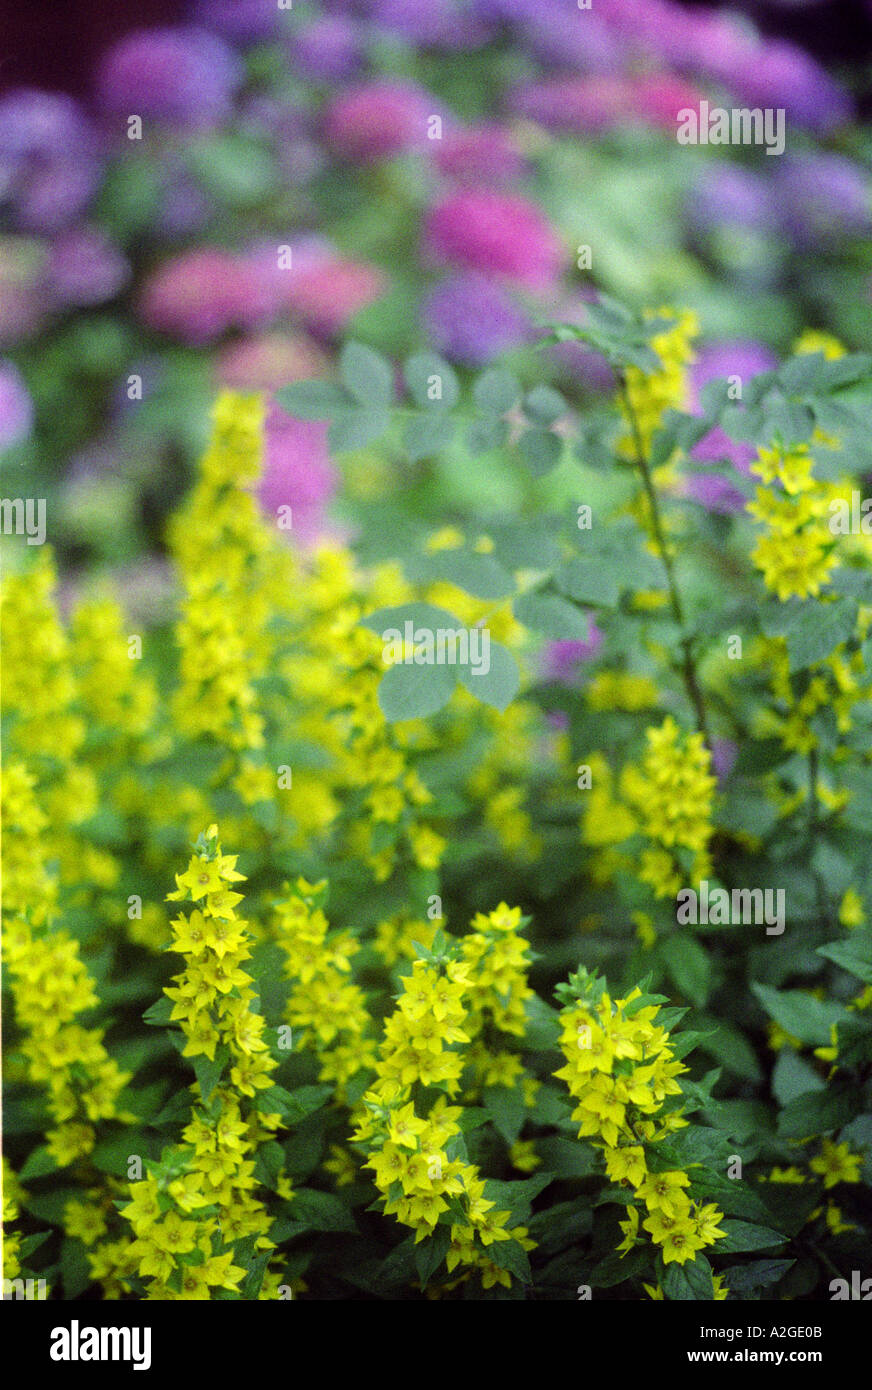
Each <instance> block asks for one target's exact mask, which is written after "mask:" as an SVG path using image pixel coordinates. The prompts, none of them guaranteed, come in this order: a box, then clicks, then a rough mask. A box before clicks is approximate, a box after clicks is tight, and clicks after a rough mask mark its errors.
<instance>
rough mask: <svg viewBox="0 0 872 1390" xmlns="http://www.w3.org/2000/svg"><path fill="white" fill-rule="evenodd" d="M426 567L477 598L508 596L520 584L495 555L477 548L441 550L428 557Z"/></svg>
mask: <svg viewBox="0 0 872 1390" xmlns="http://www.w3.org/2000/svg"><path fill="white" fill-rule="evenodd" d="M426 569H427V570H428V571H429V573H430V574H431V575H432V577H433V579H434V580H437V581H438V580H442V581H443V582H446V583H448V584H456V585H457V587H458V588H459V589H465V590H466V592H467V593H468V594H474V595H475V596H476V598H506V597H507V596H508V595H509V594H513V593H514V592H515V589H516V587H517V586H516V584H515V581H514V579H513V578H512V576H511V575H510V574H509V573H508V571H507V570H504V569H503V567H502V565H501V564H500V563H499V561H498V560H495V559H494V557H493V555H479V554H478V552H477V551H474V550H440V551H437V553H436V554H435V555H433V556H428V557H427V564H426Z"/></svg>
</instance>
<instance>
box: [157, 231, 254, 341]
mask: <svg viewBox="0 0 872 1390" xmlns="http://www.w3.org/2000/svg"><path fill="white" fill-rule="evenodd" d="M276 307H277V305H276V295H275V292H274V287H273V285H271V284H270V283H269V281H268V279H267V278H266V277H265V276H264V275H263V274H262V273H261V271H260V269H259V268H258V266H257V265H255V264H253V263H252V262H251V261H249V260H248V259H247V258H246V257H244V256H234V255H231V254H230V253H229V252H227V251H220V250H218V249H217V248H216V247H203V248H202V249H200V250H196V251H188V252H185V253H183V254H182V255H180V256H175V257H173V258H172V259H171V260H169V261H166V262H165V263H164V264H163V265H162V266H160V267H159V268H158V269H157V270H156V271H155V272H154V273H153V274H152V276H151V277H150V278H149V279H148V280H147V281H146V283H145V285H144V287H143V290H142V296H141V301H140V312H141V314H142V317H143V319H144V320H145V322H146V323H147V324H148V326H149V327H150V328H154V329H156V330H157V331H158V332H160V333H167V334H170V335H171V336H172V337H175V338H178V339H180V340H181V341H182V342H184V343H187V344H188V345H189V346H191V347H202V346H204V345H205V344H206V343H210V342H214V341H215V339H216V338H220V337H221V336H222V334H223V333H225V332H226V331H227V330H228V329H229V328H256V327H258V326H260V325H261V324H262V323H265V322H267V321H268V320H269V319H270V317H272V316H273V315H274V314H275V311H276Z"/></svg>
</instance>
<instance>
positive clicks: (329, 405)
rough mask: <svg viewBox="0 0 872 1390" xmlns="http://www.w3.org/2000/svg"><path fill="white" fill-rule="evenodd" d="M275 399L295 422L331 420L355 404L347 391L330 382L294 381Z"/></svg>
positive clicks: (279, 392) (280, 390) (276, 395)
mask: <svg viewBox="0 0 872 1390" xmlns="http://www.w3.org/2000/svg"><path fill="white" fill-rule="evenodd" d="M275 399H276V400H277V401H278V403H279V405H280V406H281V408H282V410H286V411H287V412H288V414H289V415H293V417H294V419H295V420H329V419H331V418H332V417H333V416H336V415H339V414H340V413H342V412H344V411H347V410H348V408H349V406H351V405H353V404H354V401H353V398H352V397H351V396H350V395H349V394H348V392H347V391H343V390H342V388H341V386H334V385H333V383H332V382H329V381H294V382H292V383H291V385H290V386H281V387H280V388H279V389H278V391H276V393H275Z"/></svg>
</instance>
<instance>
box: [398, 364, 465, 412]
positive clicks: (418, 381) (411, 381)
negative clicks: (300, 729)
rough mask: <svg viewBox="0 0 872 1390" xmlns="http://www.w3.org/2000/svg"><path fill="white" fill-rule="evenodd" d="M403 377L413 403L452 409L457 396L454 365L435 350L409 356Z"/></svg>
mask: <svg viewBox="0 0 872 1390" xmlns="http://www.w3.org/2000/svg"><path fill="white" fill-rule="evenodd" d="M403 378H404V380H405V383H406V385H407V387H408V388H409V392H410V394H411V396H412V399H413V400H414V402H415V404H416V405H419V406H421V407H422V409H425V410H451V409H452V407H453V406H455V405H456V404H457V401H458V399H459V397H460V387H459V386H458V383H457V377H456V376H455V374H454V369H453V368H452V367H450V366H449V364H448V363H447V362H446V361H445V359H444V357H438V356H437V355H436V353H433V352H419V353H416V354H415V355H414V356H413V357H410V358H409V359H408V361H407V362H406V364H405V367H404V368H403ZM434 393H435V394H434Z"/></svg>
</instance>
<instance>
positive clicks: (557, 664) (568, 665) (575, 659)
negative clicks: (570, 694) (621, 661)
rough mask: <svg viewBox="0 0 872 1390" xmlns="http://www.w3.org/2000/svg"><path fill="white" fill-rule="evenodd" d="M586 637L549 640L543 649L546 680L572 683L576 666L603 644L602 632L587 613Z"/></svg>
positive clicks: (590, 658)
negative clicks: (582, 638)
mask: <svg viewBox="0 0 872 1390" xmlns="http://www.w3.org/2000/svg"><path fill="white" fill-rule="evenodd" d="M587 621H588V629H587V637H586V638H585V640H584V641H583V642H570V641H564V642H549V643H548V645H547V647H546V648H545V651H544V654H543V655H544V658H545V676H546V679H547V680H552V681H560V683H561V684H562V685H571V684H573V682H574V680H575V678H576V676H577V674H578V667H579V666H580V665H581V663H582V662H583V661H590V660H592V658H593V657H595V656H596V654H597V652H598V651H599V650H600V647H601V646H602V644H603V634H602V632H601V631H600V629H599V628H598V627H597V625H596V623H595V622H594V620H593V618H592V617H591V615H590V614H589V613H588V615H587Z"/></svg>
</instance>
